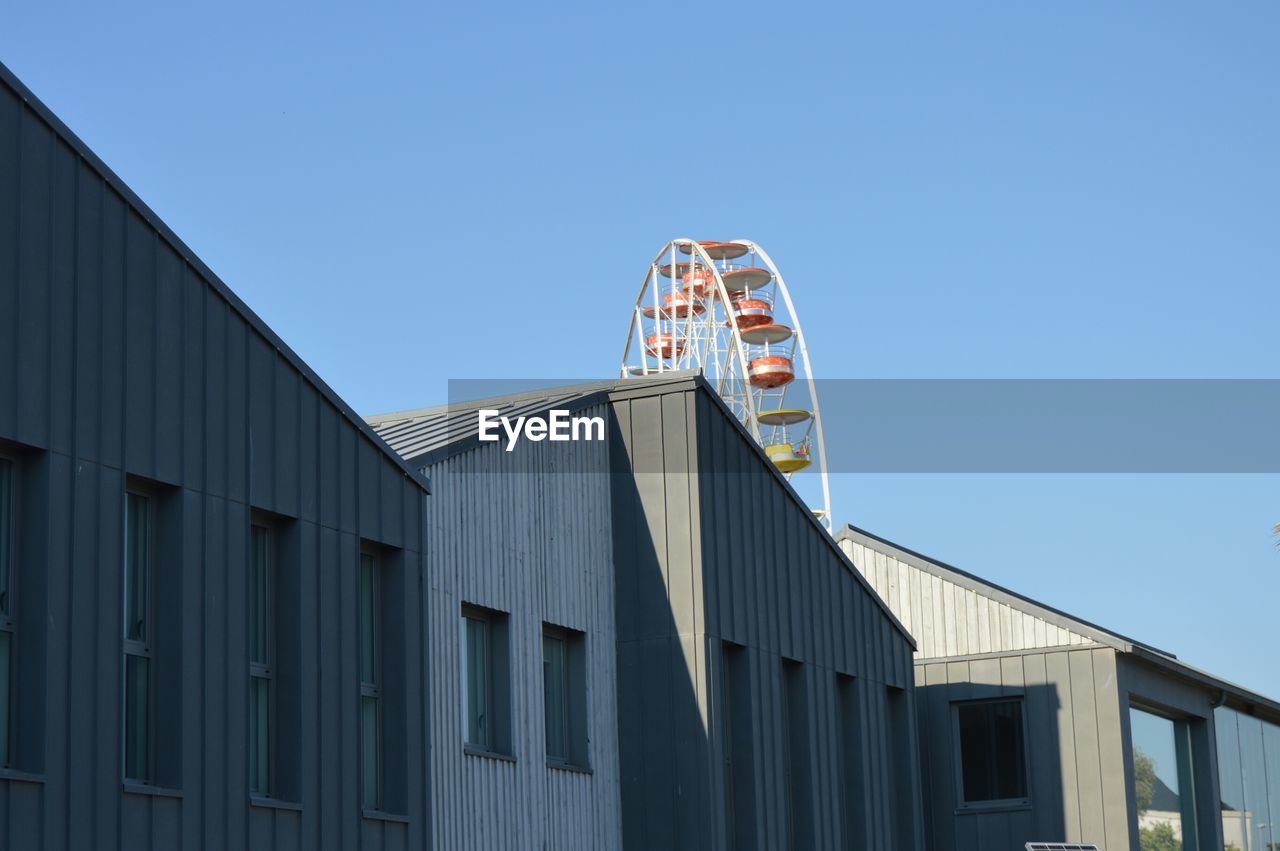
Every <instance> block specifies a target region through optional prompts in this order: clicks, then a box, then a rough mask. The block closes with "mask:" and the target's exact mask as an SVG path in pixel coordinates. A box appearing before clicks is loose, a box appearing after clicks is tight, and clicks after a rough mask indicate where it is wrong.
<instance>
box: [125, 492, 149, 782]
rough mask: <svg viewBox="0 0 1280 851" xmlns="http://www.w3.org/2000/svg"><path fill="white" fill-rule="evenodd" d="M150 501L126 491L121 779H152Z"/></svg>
mask: <svg viewBox="0 0 1280 851" xmlns="http://www.w3.org/2000/svg"><path fill="white" fill-rule="evenodd" d="M151 589H152V529H151V500H150V499H149V498H148V497H146V496H144V495H143V494H139V493H133V492H129V493H127V494H126V498H125V521H124V693H125V695H124V775H125V777H126V778H127V779H129V780H136V781H139V782H142V783H150V782H151V780H152V758H151V753H152V734H151V730H152V721H151V709H152V705H151V694H152V688H151V676H152V673H151V671H152V665H153V658H154V653H153V650H154V648H153V646H152V641H151V638H152V632H153V630H152V628H151V620H152V619H151V613H152V591H151Z"/></svg>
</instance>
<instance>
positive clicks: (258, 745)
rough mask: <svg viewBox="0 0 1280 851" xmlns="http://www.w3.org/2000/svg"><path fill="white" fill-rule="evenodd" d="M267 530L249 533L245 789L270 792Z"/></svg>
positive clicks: (270, 567) (271, 637)
mask: <svg viewBox="0 0 1280 851" xmlns="http://www.w3.org/2000/svg"><path fill="white" fill-rule="evenodd" d="M273 543H274V541H273V540H272V534H271V530H270V529H268V528H267V527H265V526H258V525H254V526H253V527H251V530H250V536H249V549H250V551H249V606H248V612H249V618H248V619H249V791H250V792H251V793H252V794H255V795H270V794H271V792H272V782H271V775H272V768H273V766H272V759H271V753H272V748H273V744H274V741H273V740H274V737H273V735H272V733H273V728H274V726H275V725H274V719H275V688H274V687H273V681H274V679H275V672H276V666H275V644H276V641H275V564H274V562H275V556H274V551H273V550H274V547H273Z"/></svg>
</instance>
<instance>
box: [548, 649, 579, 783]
mask: <svg viewBox="0 0 1280 851" xmlns="http://www.w3.org/2000/svg"><path fill="white" fill-rule="evenodd" d="M542 696H543V718H544V727H545V730H546V739H547V760H548V761H549V762H552V763H558V764H561V765H574V766H579V767H582V768H585V767H587V765H588V759H587V711H586V709H587V679H586V635H585V634H584V633H581V632H577V631H575V630H570V629H564V628H562V627H558V626H552V625H551V624H543V627H542Z"/></svg>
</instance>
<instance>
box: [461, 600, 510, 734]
mask: <svg viewBox="0 0 1280 851" xmlns="http://www.w3.org/2000/svg"><path fill="white" fill-rule="evenodd" d="M461 644H462V683H461V687H462V718H463V741H464V742H465V743H466V745H467V746H468V747H470V748H474V749H476V750H479V751H485V752H489V753H497V754H507V755H509V754H510V753H511V732H510V730H511V728H510V705H511V704H510V684H509V682H508V675H507V660H508V655H507V654H508V648H507V616H506V615H505V614H504V613H502V612H497V611H494V610H492V609H484V608H481V607H479V606H471V605H464V606H463V607H462V635H461Z"/></svg>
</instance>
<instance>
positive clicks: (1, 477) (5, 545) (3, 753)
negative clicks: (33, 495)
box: [0, 458, 16, 766]
mask: <svg viewBox="0 0 1280 851" xmlns="http://www.w3.org/2000/svg"><path fill="white" fill-rule="evenodd" d="M13 469H14V465H13V462H12V461H10V460H9V459H8V458H0V766H7V765H9V737H10V731H9V718H10V715H11V713H12V694H11V692H12V687H11V683H12V676H13V658H12V655H13V627H14V624H13V573H14V571H13V554H14V546H13V531H14V527H15V525H16V524H15V522H14V514H15V511H14V491H15V488H14V485H13V480H14V471H13Z"/></svg>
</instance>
